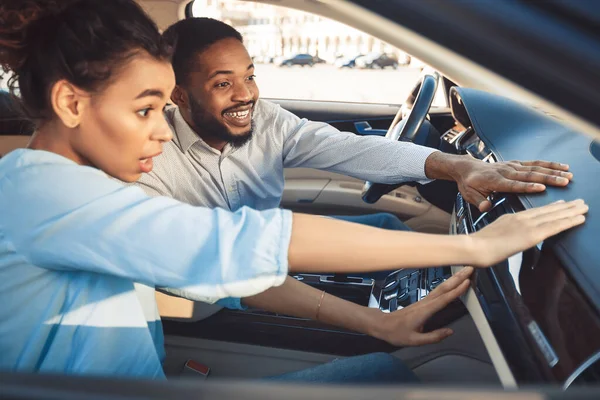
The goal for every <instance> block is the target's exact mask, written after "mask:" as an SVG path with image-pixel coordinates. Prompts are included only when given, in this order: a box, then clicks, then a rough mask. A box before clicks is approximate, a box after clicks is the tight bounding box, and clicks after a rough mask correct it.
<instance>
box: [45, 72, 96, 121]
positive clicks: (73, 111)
mask: <svg viewBox="0 0 600 400" xmlns="http://www.w3.org/2000/svg"><path fill="white" fill-rule="evenodd" d="M89 99H90V96H89V94H87V93H86V92H84V91H83V90H81V89H79V88H77V87H76V86H74V85H73V84H71V83H70V82H68V81H66V80H64V79H61V80H60V81H58V82H56V83H55V84H54V85H53V86H52V90H51V92H50V104H52V109H53V110H54V113H55V114H56V115H57V116H58V118H60V120H61V121H62V122H63V124H65V126H67V127H69V128H76V127H77V126H79V123H80V122H81V118H82V114H83V111H84V109H85V107H86V106H87V104H88V103H89Z"/></svg>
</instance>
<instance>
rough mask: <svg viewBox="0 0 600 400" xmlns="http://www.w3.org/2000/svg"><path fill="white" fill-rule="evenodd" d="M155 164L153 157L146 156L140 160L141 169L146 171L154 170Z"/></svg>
mask: <svg viewBox="0 0 600 400" xmlns="http://www.w3.org/2000/svg"><path fill="white" fill-rule="evenodd" d="M153 166H154V161H152V157H149V158H144V159H141V160H140V169H141V170H142V172H144V173H146V174H147V173H148V172H150V171H152V167H153Z"/></svg>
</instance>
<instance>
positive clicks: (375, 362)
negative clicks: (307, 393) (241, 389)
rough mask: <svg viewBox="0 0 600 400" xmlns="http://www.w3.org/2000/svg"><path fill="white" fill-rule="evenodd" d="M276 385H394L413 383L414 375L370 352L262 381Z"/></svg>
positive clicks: (388, 357) (394, 360)
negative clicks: (272, 382)
mask: <svg viewBox="0 0 600 400" xmlns="http://www.w3.org/2000/svg"><path fill="white" fill-rule="evenodd" d="M266 379H267V380H269V381H279V382H310V383H332V384H336V383H337V384H340V383H357V384H394V383H395V384H398V383H417V382H419V379H418V378H417V376H416V375H415V374H414V373H413V372H412V371H411V369H410V368H408V367H407V366H406V365H405V364H404V363H403V362H402V361H400V360H399V359H398V358H396V357H394V356H392V355H390V354H387V353H373V354H365V355H362V356H356V357H348V358H343V359H340V360H334V361H332V362H330V363H327V364H323V365H319V366H317V367H313V368H308V369H304V370H301V371H296V372H290V373H287V374H283V375H278V376H273V377H269V378H266Z"/></svg>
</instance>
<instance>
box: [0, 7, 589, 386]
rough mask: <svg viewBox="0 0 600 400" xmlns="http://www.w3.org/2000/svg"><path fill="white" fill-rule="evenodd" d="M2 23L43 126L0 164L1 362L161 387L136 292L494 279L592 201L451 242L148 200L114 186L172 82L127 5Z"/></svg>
mask: <svg viewBox="0 0 600 400" xmlns="http://www.w3.org/2000/svg"><path fill="white" fill-rule="evenodd" d="M0 22H1V24H0V26H1V28H0V60H1V62H2V65H3V66H4V67H5V68H8V69H10V70H11V71H12V72H13V73H14V79H13V86H14V84H16V83H18V89H19V91H20V96H21V100H22V102H23V105H24V108H25V111H26V112H27V113H28V114H29V115H30V116H31V118H33V119H35V120H36V121H37V129H36V131H35V133H34V135H33V137H32V140H31V142H30V145H29V148H28V149H21V150H16V151H14V152H12V153H10V154H8V155H6V156H5V157H3V158H2V159H1V160H0V209H1V210H2V214H1V215H0V301H1V302H2V304H3V306H2V307H1V308H0V354H2V357H1V358H0V367H2V368H5V369H12V370H18V371H46V372H48V371H50V372H61V373H78V374H103V375H129V376H142V377H157V378H161V377H164V374H163V371H162V369H161V360H162V356H163V349H162V347H163V343H162V332H161V330H160V324H152V322H153V321H147V320H146V318H145V317H144V315H145V314H144V312H145V310H147V308H148V307H150V308H152V307H155V304H154V303H153V300H152V297H150V299H148V298H147V297H144V296H143V294H142V292H141V291H139V290H137V291H136V290H135V285H137V284H139V283H141V284H145V285H148V286H150V287H155V286H163V287H170V288H178V289H179V290H180V292H181V294H182V295H184V296H185V297H187V298H189V299H195V300H203V301H210V302H214V301H216V300H218V299H221V298H225V297H230V296H232V297H245V296H250V295H253V294H256V293H259V292H262V291H264V290H266V289H267V288H269V287H271V286H277V285H280V284H281V283H282V282H283V280H284V279H285V277H286V276H287V273H288V272H293V271H303V272H311V271H331V272H355V271H364V272H369V271H376V270H391V269H395V268H401V267H415V268H417V267H424V266H441V265H475V266H478V267H484V266H487V265H490V264H493V263H495V262H497V261H499V260H503V259H505V258H507V257H508V256H510V255H512V254H514V253H516V252H518V251H521V250H523V249H526V248H529V247H531V246H533V245H535V244H536V243H539V242H540V241H542V240H543V239H545V238H547V237H549V236H551V235H554V234H556V233H558V232H560V231H563V230H565V229H568V228H570V227H573V226H575V225H578V224H581V223H583V221H584V217H583V214H584V213H585V212H586V211H587V206H586V205H585V204H584V203H583V202H582V201H576V202H571V203H557V204H553V205H550V206H548V207H543V208H539V209H534V210H530V211H526V212H523V213H520V214H518V215H513V216H507V217H502V218H500V219H499V220H498V221H497V222H496V223H494V224H492V225H490V226H489V227H487V228H485V229H483V230H482V231H480V232H478V233H477V234H474V235H471V236H454V237H451V236H442V235H427V234H418V233H407V232H393V231H385V230H379V229H375V228H370V227H365V226H359V225H354V224H350V223H346V222H341V221H336V220H332V219H328V218H319V217H313V216H308V215H298V214H293V215H292V213H291V212H289V211H285V210H279V209H275V210H268V211H263V212H257V211H254V210H250V209H242V210H240V211H238V212H236V213H228V212H224V211H223V210H218V209H217V210H209V209H203V208H196V207H191V206H188V205H185V204H182V203H179V202H177V201H174V200H171V199H167V198H148V197H147V196H146V195H144V194H143V192H142V191H141V190H139V189H137V188H133V187H124V186H122V185H120V184H119V183H117V182H115V180H113V179H110V177H114V178H118V179H120V180H123V181H127V182H132V181H135V180H137V179H138V178H139V176H140V175H141V174H142V173H144V172H149V171H150V170H151V169H152V157H154V156H156V155H158V154H160V152H161V147H162V143H164V142H166V141H168V140H170V139H171V132H170V130H169V128H168V126H167V124H166V122H165V120H164V118H163V115H162V110H163V108H164V106H165V104H166V101H167V99H168V97H169V94H170V93H171V90H172V89H173V87H174V77H173V71H172V69H171V66H170V63H169V61H168V59H167V57H168V54H167V51H166V49H165V47H164V45H163V44H162V42H161V39H160V35H159V33H158V30H157V29H156V26H155V25H154V24H153V22H152V21H151V20H150V19H149V18H148V17H147V16H146V15H145V14H144V13H143V11H141V9H140V8H139V7H138V6H137V5H136V4H135V3H134V2H133V0H113V1H111V2H110V3H106V2H105V1H104V0H75V1H55V2H54V1H49V0H47V1H41V0H38V1H31V0H30V1H20V0H19V1H16V0H15V1H13V2H7V1H5V2H3V5H2V6H0ZM13 89H14V87H13ZM434 248H435V251H432V249H434ZM407 250H410V251H407ZM397 254H403V257H402V258H400V259H398V257H397ZM366 265H368V266H369V267H368V268H365V267H364V266H366ZM465 271H466V272H464V273H462V274H458V276H457V277H455V278H452V279H451V280H449V281H448V282H447V283H446V284H444V285H442V286H440V288H443V290H442V291H437V292H436V295H432V296H430V297H431V298H428V299H427V300H425V301H423V302H420V303H418V304H417V307H415V308H413V310H414V316H413V317H412V319H411V323H410V324H409V325H410V330H409V331H407V335H408V336H410V337H411V338H413V339H414V340H415V342H417V339H419V340H420V339H422V338H423V337H429V336H427V335H430V336H432V337H433V336H435V337H438V338H443V337H445V336H447V335H449V334H450V333H451V331H449V330H448V329H442V330H438V331H435V332H430V333H427V334H422V333H419V331H420V329H422V325H423V322H424V319H426V317H427V316H429V315H432V314H433V313H434V312H435V311H436V310H439V309H440V308H442V307H444V306H445V305H446V304H447V303H448V302H449V301H451V300H452V299H454V298H456V297H457V296H459V295H460V294H461V293H463V292H464V291H465V290H466V288H467V287H468V280H467V278H468V275H469V272H470V270H469V269H465ZM319 307H320V303H319V304H317V305H316V312H317V313H318V310H319ZM154 322H158V321H154ZM420 335H423V336H420Z"/></svg>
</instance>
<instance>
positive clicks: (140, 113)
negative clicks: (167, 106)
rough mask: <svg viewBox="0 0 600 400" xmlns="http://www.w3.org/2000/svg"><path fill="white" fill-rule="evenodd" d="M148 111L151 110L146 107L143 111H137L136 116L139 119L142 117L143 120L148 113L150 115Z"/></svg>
mask: <svg viewBox="0 0 600 400" xmlns="http://www.w3.org/2000/svg"><path fill="white" fill-rule="evenodd" d="M150 110H152V108H150V107H147V108H144V109H143V110H139V111H138V112H137V113H138V115H139V116H140V117H144V118H145V117H147V116H148V113H150Z"/></svg>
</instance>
